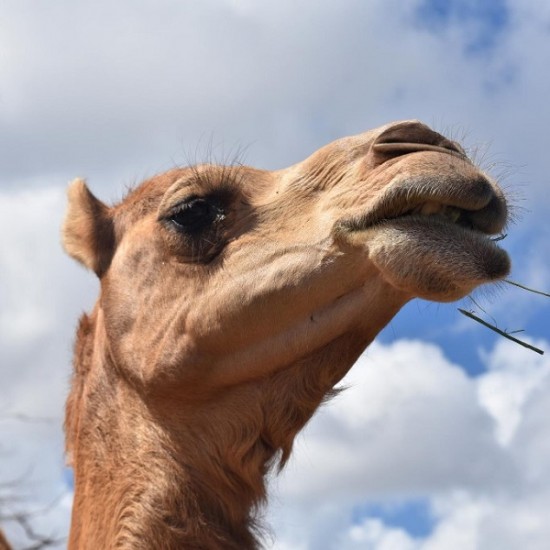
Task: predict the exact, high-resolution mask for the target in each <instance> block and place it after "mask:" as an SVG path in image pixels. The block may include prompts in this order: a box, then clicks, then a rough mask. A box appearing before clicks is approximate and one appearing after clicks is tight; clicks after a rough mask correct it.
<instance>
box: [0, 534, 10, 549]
mask: <svg viewBox="0 0 550 550" xmlns="http://www.w3.org/2000/svg"><path fill="white" fill-rule="evenodd" d="M0 550H11V546H10V545H9V544H8V541H7V540H6V537H5V536H4V533H3V532H2V531H1V530H0Z"/></svg>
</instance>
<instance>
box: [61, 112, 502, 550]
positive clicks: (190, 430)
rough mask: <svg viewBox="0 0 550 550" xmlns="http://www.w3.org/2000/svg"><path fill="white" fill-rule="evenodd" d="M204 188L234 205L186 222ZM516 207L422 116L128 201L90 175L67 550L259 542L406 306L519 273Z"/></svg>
mask: <svg viewBox="0 0 550 550" xmlns="http://www.w3.org/2000/svg"><path fill="white" fill-rule="evenodd" d="M196 197H206V199H207V200H208V204H215V205H216V208H218V207H219V209H218V210H216V212H217V213H218V214H216V217H215V219H214V220H213V221H212V222H211V223H208V224H206V225H204V227H203V225H201V229H200V231H199V232H198V233H193V232H192V231H190V230H187V229H186V230H181V227H180V228H179V229H178V226H177V225H175V222H174V219H179V218H174V216H175V213H177V212H180V211H181V208H183V207H182V205H184V206H185V207H186V208H187V205H189V204H191V203H192V201H193V200H194V198H196ZM442 205H450V207H448V206H445V207H444V208H443V207H442ZM448 208H451V212H454V214H456V213H457V212H458V210H457V209H458V208H460V213H461V214H460V216H462V218H461V219H463V220H466V221H465V222H464V223H463V224H462V225H463V226H464V227H462V226H458V225H456V224H452V223H451V222H449V221H448V220H447V219H446V218H445V215H446V214H445V213H446V212H448ZM411 211H413V215H407V216H406V217H402V215H403V214H405V213H410V212H411ZM417 211H418V212H419V214H418V215H415V214H414V213H415V212H417ZM428 211H429V213H430V214H434V213H435V214H438V213H439V215H435V216H433V215H432V216H429V217H428V216H427V215H426V212H428ZM456 215H457V214H456ZM201 216H202V214H201ZM455 217H456V216H455ZM394 218H395V220H394ZM200 219H201V220H202V219H203V218H200ZM505 219H506V203H505V201H504V198H503V197H502V194H501V193H500V190H499V189H498V187H496V185H495V184H494V183H493V182H491V181H490V180H489V179H488V178H487V177H486V176H484V175H483V174H481V173H480V172H479V171H478V170H477V169H476V168H475V167H474V166H473V165H472V164H471V163H470V162H469V161H468V159H467V158H466V157H465V156H464V155H463V152H462V150H461V149H460V148H459V147H458V146H456V144H453V143H452V142H449V141H448V140H446V139H445V138H444V137H443V136H440V135H439V134H436V133H435V132H433V131H431V130H430V129H429V128H427V127H426V126H424V125H422V124H420V123H418V122H403V123H396V124H392V125H388V126H385V127H383V128H379V129H377V130H373V131H371V132H367V133H366V134H362V135H360V136H355V137H351V138H346V139H343V140H339V141H337V142H335V143H333V144H330V145H328V146H327V147H325V148H323V149H321V150H319V151H318V152H317V153H315V154H314V155H312V156H311V157H310V158H309V159H306V160H305V161H304V162H302V163H300V164H297V165H295V166H292V167H290V168H287V169H286V170H280V171H276V172H263V171H260V170H255V169H252V168H248V167H233V168H221V167H216V166H198V167H194V168H184V169H176V170H172V171H170V172H167V173H166V174H163V175H160V176H157V177H155V178H153V179H151V180H149V181H146V182H145V183H143V184H142V185H141V186H140V187H138V188H137V189H136V190H135V191H133V192H131V193H130V194H129V195H128V196H127V197H126V198H125V199H124V200H123V201H122V202H121V203H120V204H118V205H115V206H113V207H107V206H106V205H104V204H103V203H101V202H100V201H98V199H96V198H95V197H94V196H93V195H92V194H91V193H90V192H89V191H88V189H87V187H86V186H85V184H84V182H83V181H82V180H77V181H76V182H75V183H73V185H72V187H71V191H70V193H69V211H68V214H67V218H66V221H65V225H64V230H63V234H64V243H65V247H66V250H67V251H68V253H69V254H71V255H72V256H73V257H75V258H76V259H77V260H79V261H80V262H82V263H83V264H84V265H86V266H87V267H89V268H90V269H92V270H94V271H95V272H96V273H97V274H98V275H99V277H100V279H101V293H100V296H99V299H98V302H97V304H96V307H95V308H94V310H93V312H92V313H91V314H90V315H84V316H83V317H82V319H81V321H80V326H79V329H78V333H77V338H76V346H75V359H74V373H73V380H72V387H71V392H70V395H69V397H68V400H67V406H66V420H65V431H66V440H67V443H66V445H67V454H68V456H69V460H70V461H71V463H72V465H73V467H74V470H75V499H74V510H73V518H72V527H71V534H70V544H69V547H70V548H72V549H75V548H89V549H97V548H133V549H140V548H141V549H144V550H145V549H150V548H155V549H157V548H158V549H167V550H168V549H180V548H196V549H199V548H201V549H217V548H220V549H222V548H223V549H231V548H234V549H246V548H249V549H250V548H256V547H257V546H258V545H259V540H260V538H261V527H260V526H259V525H258V522H257V518H258V511H259V508H260V507H261V506H262V504H263V503H264V501H265V498H266V494H265V482H264V478H265V475H266V473H267V472H268V471H269V470H270V469H271V468H272V467H273V466H275V465H276V464H278V466H279V467H282V466H283V465H284V463H285V462H286V460H287V459H288V457H289V455H290V452H291V449H292V442H293V440H294V437H295V436H296V434H297V433H298V431H299V430H300V429H301V428H302V427H303V426H304V425H305V424H306V423H307V421H308V420H309V419H310V418H311V416H312V415H313V413H314V412H315V410H316V409H317V408H318V407H319V405H320V404H321V403H322V402H323V400H324V399H327V398H328V397H330V396H331V395H332V393H333V388H334V385H335V384H336V383H337V382H338V381H339V380H340V379H341V378H342V377H343V376H344V374H345V373H346V372H347V370H348V369H349V368H350V367H351V366H352V365H353V363H354V362H355V360H356V359H357V357H358V356H359V355H360V353H361V352H362V351H363V350H364V348H365V347H366V346H367V345H368V344H369V342H371V341H372V339H373V338H374V337H375V336H376V334H377V333H378V332H379V331H380V330H381V329H382V328H383V327H384V325H385V324H386V323H387V322H388V321H389V320H390V319H391V318H392V317H393V315H395V313H396V312H397V311H398V310H399V308H400V307H401V306H402V305H403V304H404V303H405V302H407V301H408V300H410V299H411V298H413V297H415V296H423V297H426V298H430V299H434V300H440V301H446V300H454V299H456V298H458V297H461V296H464V295H465V294H467V293H468V292H469V291H470V290H471V289H472V288H474V287H475V286H477V285H479V284H481V283H484V282H489V281H492V280H497V279H499V278H501V277H503V276H504V275H505V274H506V272H507V271H508V268H509V264H508V260H507V257H506V255H505V254H504V253H503V252H502V251H500V250H499V249H497V248H496V246H495V245H493V244H491V243H489V242H488V240H487V239H485V238H484V237H482V236H481V232H487V233H495V232H498V231H500V230H501V229H502V226H503V223H504V221H505ZM392 220H393V221H392ZM184 223H187V218H184ZM201 223H202V222H201ZM467 226H474V227H476V228H477V229H478V231H472V230H471V229H470V228H469V227H467ZM461 243H466V244H461Z"/></svg>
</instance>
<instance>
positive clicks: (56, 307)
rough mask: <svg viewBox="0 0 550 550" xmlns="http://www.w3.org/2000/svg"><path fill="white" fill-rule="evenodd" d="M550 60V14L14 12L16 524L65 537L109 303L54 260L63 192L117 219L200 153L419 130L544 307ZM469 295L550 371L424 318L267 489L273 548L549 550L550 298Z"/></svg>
mask: <svg viewBox="0 0 550 550" xmlns="http://www.w3.org/2000/svg"><path fill="white" fill-rule="evenodd" d="M548 59H550V4H549V3H548V2H547V1H546V0H523V1H522V2H511V0H509V1H506V0H486V1H485V2H477V1H475V0H409V1H406V2H404V1H398V0H368V1H366V0H339V1H328V0H317V1H313V0H293V1H290V0H277V1H276V2H275V1H266V2H259V1H254V0H203V1H201V2H191V1H187V2H186V1H185V0H161V1H158V0H156V1H153V0H132V1H130V0H119V1H117V2H107V1H106V0H94V2H91V1H88V0H85V1H81V2H69V1H68V0H57V1H56V2H36V1H31V0H9V1H7V2H3V3H2V6H1V7H0V353H1V355H0V363H1V366H0V368H1V373H2V383H1V384H0V484H2V482H4V483H6V482H10V481H13V480H19V482H18V483H16V484H15V486H14V487H12V486H9V487H4V488H3V489H1V490H0V497H2V496H4V497H5V498H8V500H10V502H11V503H12V504H11V505H10V506H8V508H10V509H12V510H13V509H14V508H16V509H22V508H24V509H28V510H29V509H30V510H42V509H43V508H45V507H48V506H50V504H51V503H52V502H54V501H55V505H54V506H53V507H50V509H49V511H48V512H47V513H42V514H39V515H37V516H36V517H35V518H34V525H35V527H36V528H37V529H38V530H41V531H42V532H45V534H52V533H56V534H58V535H60V536H63V535H64V533H66V530H67V526H68V518H69V514H70V502H71V488H70V476H69V475H68V473H67V471H66V470H65V469H64V467H63V452H62V442H63V437H62V433H61V428H60V425H61V419H62V407H63V402H64V397H65V394H66V392H67V380H68V377H69V373H70V356H71V346H72V337H73V333H74V329H75V323H76V320H77V318H78V316H79V314H80V313H81V312H82V311H84V310H86V309H89V308H90V307H91V305H92V304H93V302H94V299H95V296H96V293H97V289H98V285H97V281H96V280H94V277H93V276H92V275H91V274H89V273H86V272H85V271H84V270H83V269H81V268H80V267H78V266H76V265H75V264H74V263H73V262H72V261H71V260H69V259H68V258H66V257H65V256H64V255H63V253H62V251H61V248H60V245H59V226H60V222H61V219H62V216H63V210H64V204H65V187H66V184H67V182H68V181H69V180H71V179H72V178H74V177H76V176H83V177H86V178H88V181H89V184H90V186H91V187H92V189H93V190H94V192H95V193H96V194H97V195H99V196H100V197H102V198H103V199H104V200H106V201H114V200H117V199H118V198H120V197H121V195H122V194H123V193H124V191H125V189H126V187H127V186H128V185H133V184H135V183H137V182H139V181H140V180H142V179H143V178H144V177H146V176H149V175H152V174H154V173H156V172H158V171H161V170H163V169H166V168H169V167H171V166H173V165H174V164H186V163H187V162H188V161H189V159H191V160H193V161H194V160H196V159H198V160H202V158H203V157H204V156H205V155H206V154H207V153H209V151H212V153H211V154H212V156H214V157H215V158H221V159H223V158H231V157H232V155H234V154H235V152H236V151H244V153H243V154H244V161H245V162H246V163H247V164H251V165H254V166H258V167H261V168H267V169H274V168H281V167H285V166H288V165H290V164H292V163H294V162H297V161H300V160H302V159H303V158H305V156H307V155H309V154H310V153H311V152H313V151H314V150H316V149H317V148H318V147H320V146H322V145H324V144H326V143H327V142H329V141H331V140H333V139H335V138H338V137H342V136H345V135H350V134H353V133H359V132H362V131H365V130H368V129H370V128H373V127H376V126H378V125H380V124H383V123H386V122H389V121H392V120H399V119H411V118H418V119H421V120H423V121H425V122H426V123H428V124H430V125H431V126H432V127H434V128H435V129H437V130H439V131H441V132H444V133H447V134H450V135H451V136H452V137H454V138H455V139H456V138H458V139H461V140H462V141H463V142H464V143H465V145H466V147H467V148H468V150H469V151H470V152H471V153H472V154H473V155H474V158H476V160H477V161H478V162H479V163H480V164H481V166H482V167H483V168H484V169H486V170H488V171H489V172H491V173H492V174H493V175H494V176H496V177H497V178H499V179H500V181H501V182H502V185H503V186H504V187H505V189H506V190H507V193H508V196H509V197H510V201H511V203H512V205H513V207H514V219H515V222H514V223H513V224H512V225H511V226H510V227H509V231H508V236H507V238H506V240H505V241H504V246H505V247H506V248H507V250H509V252H510V254H511V256H512V259H513V262H514V267H513V274H512V276H511V278H512V279H514V280H517V281H521V282H523V283H525V284H527V285H530V286H534V287H536V288H539V289H541V290H546V291H548V290H549V289H550V260H549V258H550V224H549V221H548V220H549V219H550V182H549V176H548V171H547V166H546V163H547V162H548V160H549V152H548V147H549V145H550V143H549V140H548V128H550V107H549V98H550V73H549V71H548ZM474 299H475V303H474V302H473V301H472V300H471V299H469V298H467V299H465V300H463V301H462V303H461V304H460V305H461V307H464V308H466V309H472V310H475V311H476V312H477V313H478V314H480V315H484V314H483V313H482V311H481V309H480V307H481V308H483V310H485V311H486V312H487V314H488V315H489V316H490V317H486V318H487V319H489V320H490V319H491V318H493V321H492V322H495V321H496V323H497V324H498V326H499V327H501V328H503V329H506V330H518V329H524V330H525V332H524V333H522V335H521V337H522V338H524V339H526V340H529V341H530V342H531V343H534V344H535V345H537V346H539V347H541V348H543V349H545V350H546V351H547V354H546V355H544V356H539V355H537V354H535V353H533V352H531V351H528V350H525V349H524V348H521V347H519V346H517V345H516V344H513V343H512V342H509V341H506V340H504V339H503V338H500V337H498V336H497V335H495V334H493V333H491V332H490V331H488V330H486V329H484V328H483V327H481V326H480V325H478V324H477V323H474V322H473V321H470V320H468V319H466V318H463V317H462V316H460V314H459V313H458V312H457V311H456V304H448V305H438V304H430V303H428V302H421V301H414V302H412V303H411V304H409V305H408V306H407V307H406V308H404V310H403V311H402V312H401V313H400V314H399V315H398V316H397V317H396V318H395V319H394V321H393V322H392V323H391V324H390V325H389V327H388V328H387V329H386V330H385V331H384V332H383V333H382V334H381V335H380V337H379V339H378V341H377V342H376V343H374V344H373V345H372V346H371V347H370V348H369V349H368V350H367V352H366V353H365V354H364V356H363V357H362V358H361V359H360V360H359V362H358V364H357V365H356V366H355V367H354V368H353V369H352V371H351V373H350V375H349V377H348V378H347V379H346V381H345V383H346V385H347V386H349V389H348V390H347V391H345V392H344V393H342V394H341V395H340V396H339V397H338V398H337V399H335V400H334V401H333V402H331V403H330V404H329V405H328V406H326V407H325V408H324V409H323V410H322V411H320V413H319V414H318V415H317V417H316V418H315V419H314V420H313V421H312V422H311V424H310V425H309V426H308V427H307V429H306V430H305V431H304V432H303V434H302V435H301V436H300V437H299V439H298V441H297V443H296V452H295V454H294V456H293V458H292V460H291V462H290V464H289V466H288V467H287V469H286V471H285V473H284V474H283V475H282V476H280V477H279V478H277V479H274V480H273V481H272V482H271V500H270V506H269V508H268V510H267V511H266V518H267V519H268V520H269V522H270V523H271V531H270V532H271V536H270V537H268V539H267V540H266V547H267V548H274V549H277V550H306V549H307V550H332V549H338V550H340V549H342V550H351V549H372V550H453V549H457V550H458V549H460V550H474V549H485V548H499V549H500V550H516V549H524V548H529V549H530V550H538V549H541V550H542V549H546V548H547V547H548V546H547V545H548V542H547V541H548V540H550V523H549V522H548V510H549V509H550V467H549V466H548V465H549V464H550V444H549V443H548V442H549V441H550V329H549V327H550V300H547V299H544V298H542V297H537V296H534V295H529V294H527V293H526V292H523V291H520V290H518V289H514V288H511V287H509V286H506V287H505V288H504V287H501V288H498V289H493V290H487V291H480V292H477V293H476V294H475V296H474ZM476 304H478V305H476ZM18 415H19V416H18ZM21 415H24V417H23V418H21ZM14 496H17V497H18V499H23V500H17V501H14V500H13V498H12V497H14ZM14 502H15V504H14ZM18 507H19V508H18ZM3 511H4V512H7V511H9V510H7V509H6V508H4V510H3ZM0 512H1V510H0ZM6 529H7V530H8V531H9V533H10V535H11V537H12V539H13V541H14V542H16V543H17V544H19V545H24V543H25V540H24V536H23V533H22V532H21V531H20V530H18V529H17V527H15V526H13V525H11V524H7V525H6Z"/></svg>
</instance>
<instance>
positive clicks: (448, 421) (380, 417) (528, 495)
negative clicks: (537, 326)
mask: <svg viewBox="0 0 550 550" xmlns="http://www.w3.org/2000/svg"><path fill="white" fill-rule="evenodd" d="M544 344H546V346H547V343H543V345H544ZM484 361H485V362H486V364H487V366H488V369H489V370H488V371H487V373H486V374H484V375H482V376H480V377H478V378H467V377H466V376H464V374H463V373H462V371H461V370H459V369H458V368H457V367H456V366H455V365H453V364H451V363H450V362H449V361H448V360H447V359H446V358H445V357H444V356H443V355H442V354H441V352H440V350H438V349H437V348H436V347H435V346H433V345H430V344H426V343H422V342H410V341H397V342H395V343H394V344H391V345H389V346H381V345H378V344H374V345H373V346H371V348H370V349H369V350H368V351H367V353H366V354H365V356H364V357H363V358H362V359H361V360H360V361H359V364H358V365H356V366H355V367H354V368H353V369H352V371H351V372H350V375H349V376H348V377H347V378H346V379H345V380H344V384H349V386H350V388H349V389H347V390H346V391H345V392H344V393H343V394H342V395H341V396H340V397H339V398H338V399H337V400H336V401H335V402H333V403H331V404H329V405H328V406H327V407H326V408H325V409H324V410H323V411H322V412H321V413H320V414H318V415H317V416H316V417H315V418H314V420H313V421H312V422H311V424H310V425H309V426H308V427H307V428H306V430H305V433H304V434H303V435H302V436H301V437H300V441H301V443H300V444H299V445H297V452H296V455H295V456H294V457H293V459H292V464H291V465H290V467H289V470H288V471H286V472H284V474H283V478H282V479H281V480H279V481H278V482H277V484H276V486H275V487H276V490H277V494H278V499H281V500H282V501H283V502H287V503H291V504H290V506H289V505H286V506H285V507H275V508H274V509H273V512H272V513H273V516H274V517H273V521H274V523H275V525H276V531H278V532H279V533H280V534H281V536H282V538H283V540H282V542H283V543H286V544H290V542H289V541H291V542H292V543H294V544H296V545H297V547H299V546H300V545H303V546H304V547H306V548H315V549H316V550H317V549H319V550H322V549H327V550H328V549H332V548H338V549H348V548H350V549H351V548H363V547H364V548H372V549H376V550H382V549H386V548H395V549H396V550H409V549H414V550H439V549H445V550H452V549H455V548H456V549H457V550H458V549H460V550H469V549H471V550H475V549H477V548H506V549H510V550H512V549H516V550H517V549H520V548H522V541H530V543H531V545H529V548H534V549H537V550H538V549H539V548H540V549H541V550H542V549H543V548H545V545H546V541H547V540H548V539H547V536H548V531H549V528H548V527H547V523H546V522H545V521H544V519H543V518H544V517H545V515H546V510H547V508H548V505H550V490H549V489H548V487H549V484H548V482H549V477H550V476H549V475H548V473H547V467H546V465H547V463H548V462H547V461H548V459H549V458H550V444H548V443H547V442H548V441H549V440H550V438H549V437H548V432H549V431H550V424H548V422H547V418H549V415H550V411H549V410H548V409H549V405H548V404H547V403H548V402H550V399H549V398H550V377H548V376H547V374H548V372H549V369H550V360H549V359H547V358H541V357H539V356H537V355H535V354H533V353H530V352H528V351H526V350H524V349H523V348H519V347H518V346H517V345H515V344H513V343H511V342H508V341H504V340H503V341H501V342H498V343H497V345H496V346H495V348H494V349H493V350H492V351H491V352H490V353H487V354H486V355H485V357H484ZM522 374H523V375H524V376H522ZM497 385H498V392H496V391H495V386H497ZM489 414H490V415H491V416H492V417H493V419H494V424H491V422H490V417H489ZM419 427H421V429H419ZM302 441H303V443H302ZM418 497H421V498H427V499H429V502H430V508H431V513H432V515H433V521H434V525H433V531H432V532H431V534H429V535H428V536H426V537H418V536H416V537H413V536H412V535H411V534H410V533H408V532H407V531H406V530H405V529H403V528H400V527H396V526H392V525H391V524H385V523H384V521H383V518H382V519H381V518H378V517H368V516H367V517H365V518H364V519H363V520H362V521H360V522H359V523H358V524H355V523H353V521H352V518H353V513H352V512H353V510H354V509H356V508H357V507H360V506H361V505H364V504H365V503H366V502H369V501H370V502H392V501H399V500H400V499H402V498H405V499H407V498H408V499H411V498H418ZM331 514H334V518H337V519H333V517H331ZM289 520H290V521H292V522H293V523H292V524H291V525H289V524H288V523H287V522H288V521H289ZM327 525H330V526H331V527H332V528H333V529H334V526H335V525H336V526H338V527H337V529H339V531H338V533H337V534H333V535H332V536H324V537H323V538H322V539H318V538H315V540H314V539H313V538H312V533H316V532H317V530H318V529H321V531H322V532H323V533H324V532H325V530H326V526H327ZM504 534H505V535H506V536H504ZM505 539H506V541H507V542H506V544H505V545H502V544H504V543H503V542H502V541H504V540H505ZM319 540H323V541H324V542H322V543H319ZM481 541H483V542H481ZM501 543H502V544H501ZM361 544H364V546H361ZM275 548H277V545H275Z"/></svg>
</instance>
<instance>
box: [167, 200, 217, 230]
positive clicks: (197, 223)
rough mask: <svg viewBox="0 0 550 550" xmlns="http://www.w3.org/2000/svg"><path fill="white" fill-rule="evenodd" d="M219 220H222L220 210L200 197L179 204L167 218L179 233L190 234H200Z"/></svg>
mask: <svg viewBox="0 0 550 550" xmlns="http://www.w3.org/2000/svg"><path fill="white" fill-rule="evenodd" d="M221 219H223V211H222V209H221V208H220V207H219V206H218V205H217V204H215V203H213V202H212V201H210V200H208V199H205V198H200V197H199V198H193V199H189V200H187V201H186V202H184V203H182V204H180V205H179V206H177V207H176V209H175V211H174V212H173V213H172V214H171V215H169V216H168V220H169V221H170V222H171V223H172V224H174V226H175V227H176V228H177V229H178V230H179V231H184V232H185V233H191V234H195V233H200V232H201V231H204V230H205V229H208V228H209V227H210V226H211V225H212V224H213V223H214V222H216V221H218V220H221Z"/></svg>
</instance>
